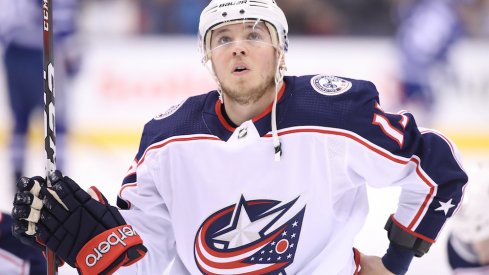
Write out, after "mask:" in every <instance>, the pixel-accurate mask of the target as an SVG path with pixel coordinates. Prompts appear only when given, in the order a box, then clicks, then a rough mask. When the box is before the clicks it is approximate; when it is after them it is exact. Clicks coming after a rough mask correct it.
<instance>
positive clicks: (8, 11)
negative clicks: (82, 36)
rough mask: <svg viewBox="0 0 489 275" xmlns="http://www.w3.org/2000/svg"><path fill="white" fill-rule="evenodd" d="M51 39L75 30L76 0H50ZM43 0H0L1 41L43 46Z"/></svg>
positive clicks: (29, 46) (55, 39) (56, 39)
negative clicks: (51, 14) (51, 5)
mask: <svg viewBox="0 0 489 275" xmlns="http://www.w3.org/2000/svg"><path fill="white" fill-rule="evenodd" d="M52 3H53V7H52V9H53V10H52V12H53V25H54V41H55V42H56V43H57V42H60V41H61V40H63V39H64V38H65V37H67V36H69V35H72V34H73V33H74V32H75V31H76V19H77V17H76V13H77V10H78V8H79V0H53V1H52ZM42 5H43V1H42V0H15V1H11V0H0V10H1V11H0V20H1V22H2V25H1V26H0V43H2V44H4V45H8V44H9V43H13V44H15V45H18V46H23V47H27V48H36V49H41V48H42V43H43V39H42V24H43V22H42V20H43V19H42V15H43V9H42Z"/></svg>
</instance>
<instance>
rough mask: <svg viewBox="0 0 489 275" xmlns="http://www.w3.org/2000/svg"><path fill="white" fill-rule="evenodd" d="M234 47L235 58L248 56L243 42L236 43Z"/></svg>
mask: <svg viewBox="0 0 489 275" xmlns="http://www.w3.org/2000/svg"><path fill="white" fill-rule="evenodd" d="M232 47H233V48H232V51H233V56H238V55H246V54H247V50H246V48H245V47H244V42H242V41H236V42H234V43H233V46H232Z"/></svg>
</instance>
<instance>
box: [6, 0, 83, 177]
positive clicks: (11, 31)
mask: <svg viewBox="0 0 489 275" xmlns="http://www.w3.org/2000/svg"><path fill="white" fill-rule="evenodd" d="M3 1H4V2H3ZM2 2H3V3H2V6H3V7H4V10H3V12H2V13H0V16H1V17H2V22H5V25H4V27H2V28H0V38H1V39H0V41H1V43H2V44H3V45H2V46H3V47H4V57H3V61H4V65H5V71H6V77H5V78H6V82H7V88H8V99H9V103H10V107H11V111H12V116H13V127H12V133H11V140H10V157H11V163H12V166H13V170H14V175H13V176H14V177H15V179H18V178H19V177H20V175H22V174H23V170H24V166H25V155H26V149H27V133H28V130H29V122H30V119H32V116H33V114H34V113H35V110H39V111H41V110H42V106H43V104H44V98H43V94H44V93H43V89H44V86H43V51H42V43H43V39H42V21H41V20H42V18H41V16H42V12H41V11H42V9H41V4H42V1H41V0H16V1H5V0H2ZM77 5H78V4H77V0H54V1H53V19H54V32H55V37H54V42H55V43H54V44H55V52H54V55H55V65H54V66H55V87H56V101H57V102H59V103H60V104H57V106H56V113H57V116H56V130H57V146H58V147H59V150H58V152H59V154H58V156H57V157H58V164H59V166H60V167H63V154H62V153H63V152H64V151H65V150H64V149H63V148H64V144H65V134H66V131H67V129H66V119H67V114H66V111H65V108H63V106H65V105H66V104H65V95H66V91H64V84H65V82H66V80H67V77H69V76H72V75H74V73H75V72H76V71H77V69H78V66H79V65H78V63H79V54H78V52H77V47H76V45H74V44H75V43H74V41H75V39H74V34H75V19H76V16H75V12H76V9H77ZM2 24H3V23H2ZM39 116H40V117H41V118H42V113H41V112H39Z"/></svg>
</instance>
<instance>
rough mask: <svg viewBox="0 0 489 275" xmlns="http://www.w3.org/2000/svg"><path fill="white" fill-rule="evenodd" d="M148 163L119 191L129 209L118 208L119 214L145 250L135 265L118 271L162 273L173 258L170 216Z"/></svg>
mask: <svg viewBox="0 0 489 275" xmlns="http://www.w3.org/2000/svg"><path fill="white" fill-rule="evenodd" d="M149 166H151V162H150V161H145V162H144V163H143V164H141V165H139V166H138V167H137V182H136V183H133V184H126V185H125V186H123V188H122V190H121V193H120V194H119V195H120V197H121V198H122V199H124V200H125V201H126V202H129V203H130V209H128V210H121V213H122V216H123V217H124V219H125V220H126V222H127V223H128V224H130V225H131V226H132V227H133V228H134V229H135V230H136V232H137V233H138V234H139V235H140V236H141V238H142V239H143V244H144V246H146V248H147V249H148V252H147V253H146V255H145V256H144V257H143V258H142V259H141V260H139V261H138V262H136V263H135V264H133V265H131V266H128V267H122V268H120V269H119V270H118V271H117V274H131V275H134V274H163V272H164V270H165V269H166V268H167V267H168V266H169V265H170V263H171V262H172V260H173V258H174V257H175V253H176V246H175V239H174V232H173V229H172V225H171V217H170V214H169V212H168V208H167V206H166V204H165V202H164V199H163V198H162V196H161V195H160V193H159V191H158V189H157V188H156V185H155V183H154V180H153V177H152V176H151V174H152V173H151V172H152V170H151V169H152V168H151V167H149ZM153 171H154V170H153Z"/></svg>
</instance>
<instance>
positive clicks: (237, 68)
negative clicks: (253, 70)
mask: <svg viewBox="0 0 489 275" xmlns="http://www.w3.org/2000/svg"><path fill="white" fill-rule="evenodd" d="M249 71H250V69H248V67H246V66H245V65H236V66H235V67H234V69H233V71H232V74H234V75H242V74H245V73H247V72H249Z"/></svg>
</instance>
